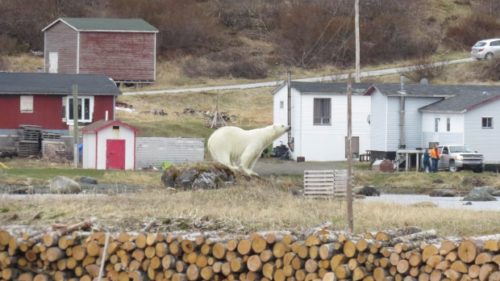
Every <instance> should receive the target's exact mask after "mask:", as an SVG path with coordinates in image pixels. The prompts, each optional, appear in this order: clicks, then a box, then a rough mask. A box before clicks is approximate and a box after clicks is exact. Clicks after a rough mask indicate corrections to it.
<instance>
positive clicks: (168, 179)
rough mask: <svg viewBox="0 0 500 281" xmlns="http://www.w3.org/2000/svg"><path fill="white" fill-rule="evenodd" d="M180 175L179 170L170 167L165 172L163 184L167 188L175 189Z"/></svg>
mask: <svg viewBox="0 0 500 281" xmlns="http://www.w3.org/2000/svg"><path fill="white" fill-rule="evenodd" d="M178 174H179V170H178V169H177V168H176V167H174V166H170V168H168V169H166V170H165V171H163V175H162V176H161V182H163V185H164V186H165V187H175V180H176V178H177V175H178Z"/></svg>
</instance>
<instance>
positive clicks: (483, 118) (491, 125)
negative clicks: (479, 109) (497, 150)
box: [481, 117, 493, 129]
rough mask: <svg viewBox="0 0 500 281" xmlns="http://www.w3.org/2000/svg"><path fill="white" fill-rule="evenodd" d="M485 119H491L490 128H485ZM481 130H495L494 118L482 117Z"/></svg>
mask: <svg viewBox="0 0 500 281" xmlns="http://www.w3.org/2000/svg"><path fill="white" fill-rule="evenodd" d="M485 119H490V122H489V124H486V125H489V126H484V120H485ZM481 128H483V129H493V117H481Z"/></svg>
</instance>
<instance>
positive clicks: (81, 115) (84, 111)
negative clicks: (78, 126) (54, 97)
mask: <svg viewBox="0 0 500 281" xmlns="http://www.w3.org/2000/svg"><path fill="white" fill-rule="evenodd" d="M77 113H78V122H85V123H89V122H92V115H93V113H94V97H79V98H78V112H77ZM66 119H67V120H68V124H72V123H73V98H72V97H68V98H67V104H66Z"/></svg>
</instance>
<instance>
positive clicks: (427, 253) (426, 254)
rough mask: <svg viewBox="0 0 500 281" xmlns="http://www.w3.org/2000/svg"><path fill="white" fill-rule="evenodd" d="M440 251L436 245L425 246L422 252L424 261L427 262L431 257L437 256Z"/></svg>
mask: <svg viewBox="0 0 500 281" xmlns="http://www.w3.org/2000/svg"><path fill="white" fill-rule="evenodd" d="M438 253H439V250H438V249H437V248H436V246H434V245H425V246H424V249H423V251H422V261H424V262H427V259H429V258H430V257H431V256H434V255H437V254H438Z"/></svg>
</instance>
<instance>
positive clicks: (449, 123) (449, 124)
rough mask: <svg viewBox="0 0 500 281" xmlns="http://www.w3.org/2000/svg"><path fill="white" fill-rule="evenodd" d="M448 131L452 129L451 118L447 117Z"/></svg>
mask: <svg viewBox="0 0 500 281" xmlns="http://www.w3.org/2000/svg"><path fill="white" fill-rule="evenodd" d="M446 131H447V132H449V131H451V118H449V117H448V118H446Z"/></svg>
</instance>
